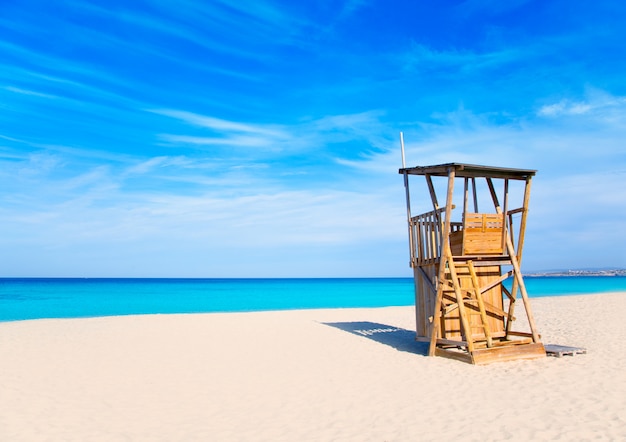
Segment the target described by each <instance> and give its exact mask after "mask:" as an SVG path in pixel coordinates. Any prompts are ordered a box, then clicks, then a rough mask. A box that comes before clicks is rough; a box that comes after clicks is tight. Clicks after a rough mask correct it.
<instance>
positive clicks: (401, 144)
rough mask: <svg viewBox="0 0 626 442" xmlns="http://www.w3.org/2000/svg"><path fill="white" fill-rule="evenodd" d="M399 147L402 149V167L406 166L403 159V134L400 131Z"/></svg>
mask: <svg viewBox="0 0 626 442" xmlns="http://www.w3.org/2000/svg"><path fill="white" fill-rule="evenodd" d="M400 147H401V149H402V168H403V169H405V168H406V160H405V159H404V134H403V133H402V132H400Z"/></svg>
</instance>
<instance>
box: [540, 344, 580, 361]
mask: <svg viewBox="0 0 626 442" xmlns="http://www.w3.org/2000/svg"><path fill="white" fill-rule="evenodd" d="M544 347H545V349H546V354H547V355H548V356H554V357H557V358H561V357H563V355H568V356H574V355H584V354H587V349H586V348H580V347H568V346H565V345H555V344H547V345H545V346H544Z"/></svg>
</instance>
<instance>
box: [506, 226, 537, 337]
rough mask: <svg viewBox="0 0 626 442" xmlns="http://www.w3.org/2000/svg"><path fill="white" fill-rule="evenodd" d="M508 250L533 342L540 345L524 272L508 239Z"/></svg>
mask: <svg viewBox="0 0 626 442" xmlns="http://www.w3.org/2000/svg"><path fill="white" fill-rule="evenodd" d="M507 248H508V249H509V255H510V256H511V264H513V271H514V272H515V275H514V276H515V279H516V280H517V283H518V285H519V289H520V293H521V294H522V300H523V301H524V308H525V309H526V316H527V317H528V325H529V326H530V331H531V333H532V335H533V342H534V343H539V342H540V341H539V333H537V327H535V319H534V317H533V312H532V309H531V308H530V301H529V299H528V293H527V292H526V286H525V285H524V279H523V278H522V271H521V269H520V266H519V263H518V262H517V256H516V255H515V249H514V248H513V243H512V242H511V238H509V237H507Z"/></svg>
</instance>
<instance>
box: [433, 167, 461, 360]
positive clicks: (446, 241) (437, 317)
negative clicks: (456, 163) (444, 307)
mask: <svg viewBox="0 0 626 442" xmlns="http://www.w3.org/2000/svg"><path fill="white" fill-rule="evenodd" d="M454 177H455V169H454V168H452V167H451V168H449V169H448V192H447V194H446V219H445V226H444V228H443V232H442V233H443V238H442V242H443V244H442V245H443V250H442V259H441V261H440V262H439V275H438V277H437V296H436V297H435V312H434V323H433V327H432V328H431V333H430V347H429V349H428V355H429V356H434V354H435V349H436V347H437V333H438V332H439V327H440V326H441V325H440V321H441V298H442V296H443V285H442V284H441V283H440V281H443V280H444V279H445V276H446V265H448V263H449V262H451V261H452V259H451V258H452V252H451V250H450V216H451V214H452V197H453V195H454ZM429 178H430V177H427V179H429ZM431 186H432V183H431ZM433 192H434V190H433ZM452 265H454V263H452Z"/></svg>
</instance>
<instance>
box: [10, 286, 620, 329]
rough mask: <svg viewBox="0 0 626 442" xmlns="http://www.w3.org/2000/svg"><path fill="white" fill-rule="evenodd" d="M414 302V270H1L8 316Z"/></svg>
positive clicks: (542, 289) (545, 289) (554, 291)
mask: <svg viewBox="0 0 626 442" xmlns="http://www.w3.org/2000/svg"><path fill="white" fill-rule="evenodd" d="M524 281H525V283H526V287H527V290H528V293H529V296H530V297H531V298H533V297H544V296H566V295H577V294H590V295H593V294H596V295H597V294H601V293H606V292H622V291H623V292H626V277H624V276H528V277H526V278H525V279H524ZM509 283H510V280H509ZM413 304H414V286H413V278H411V277H391V278H0V321H3V322H6V321H17V320H29V319H52V318H83V317H98V316H124V315H141V314H177V313H218V312H221V313H224V312H254V311H270V310H300V309H315V308H359V307H387V306H410V305H413Z"/></svg>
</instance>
